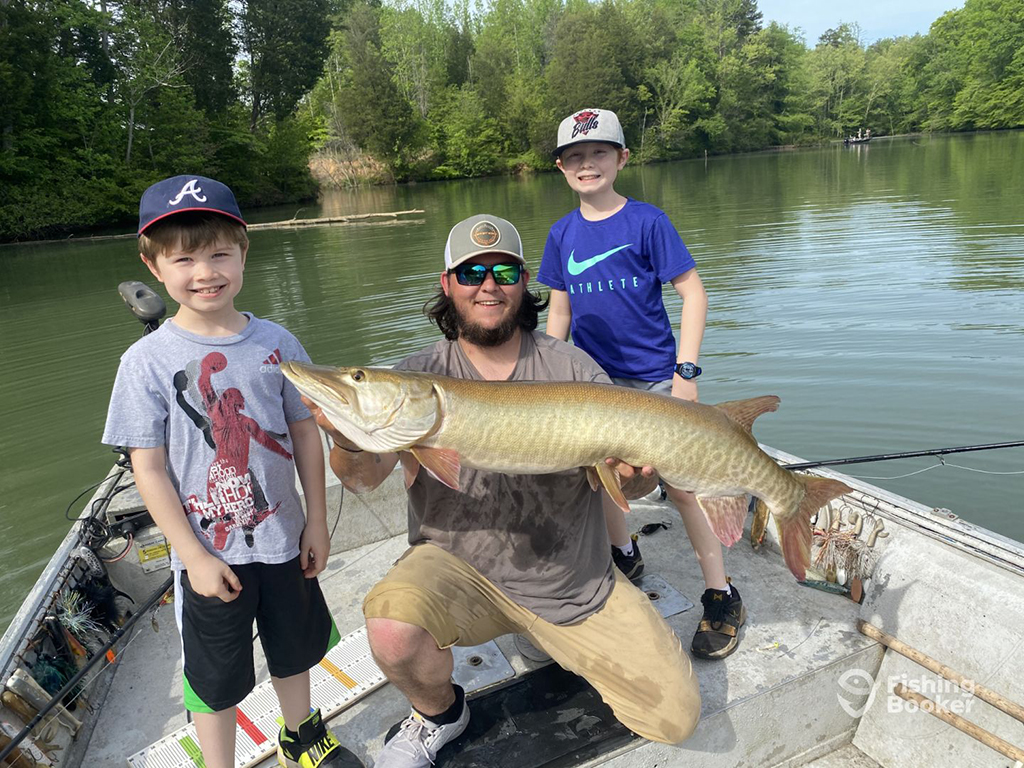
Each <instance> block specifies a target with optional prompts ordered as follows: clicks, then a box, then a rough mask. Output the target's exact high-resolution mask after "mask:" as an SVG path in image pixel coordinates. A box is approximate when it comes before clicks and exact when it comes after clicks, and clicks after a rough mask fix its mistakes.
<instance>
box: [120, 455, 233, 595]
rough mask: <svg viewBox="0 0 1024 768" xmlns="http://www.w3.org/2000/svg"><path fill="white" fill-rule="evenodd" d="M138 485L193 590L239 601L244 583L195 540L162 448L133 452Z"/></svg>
mask: <svg viewBox="0 0 1024 768" xmlns="http://www.w3.org/2000/svg"><path fill="white" fill-rule="evenodd" d="M129 455H130V456H131V460H132V472H133V474H134V475H135V485H136V487H138V489H139V495H140V496H142V501H143V502H144V503H145V505H146V508H147V509H148V510H149V514H150V515H152V517H153V522H155V523H156V524H157V526H159V528H160V532H161V533H162V534H163V535H164V536H165V537H166V539H167V541H168V542H169V543H170V545H171V546H172V547H174V551H175V552H177V553H178V558H179V559H180V560H181V562H182V564H183V565H184V566H185V570H187V571H188V578H189V582H190V583H191V584H192V589H193V590H195V591H196V592H197V593H198V594H200V595H203V596H204V597H219V598H220V599H221V600H223V601H224V602H225V603H230V602H231V601H232V600H234V599H235V598H236V597H238V593H239V591H240V590H241V589H242V583H241V582H240V581H239V580H238V577H237V576H236V575H235V572H234V571H232V570H231V566H229V565H228V564H227V563H225V562H224V561H223V560H220V559H219V558H216V557H214V556H213V555H211V554H210V553H209V552H207V551H206V548H205V547H204V546H203V545H202V544H201V543H200V541H199V539H197V538H196V535H195V533H194V532H193V530H192V526H191V525H190V524H189V522H188V517H187V516H186V514H185V510H184V509H182V506H181V499H179V498H178V492H177V491H176V490H174V486H173V485H172V484H171V479H170V478H169V477H168V476H167V453H166V451H165V450H164V448H163V447H160V448H131V449H130V450H129Z"/></svg>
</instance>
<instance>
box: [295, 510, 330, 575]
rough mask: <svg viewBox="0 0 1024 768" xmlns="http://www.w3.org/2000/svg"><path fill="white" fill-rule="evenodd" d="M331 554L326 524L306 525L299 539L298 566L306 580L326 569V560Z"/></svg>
mask: <svg viewBox="0 0 1024 768" xmlns="http://www.w3.org/2000/svg"><path fill="white" fill-rule="evenodd" d="M330 554H331V535H330V534H329V533H328V532H327V522H326V521H324V522H323V523H319V524H318V523H306V527H305V528H303V529H302V537H301V538H300V539H299V566H300V567H301V568H302V574H303V575H304V576H305V577H306V578H307V579H312V578H313V577H315V576H316V575H317V574H318V573H320V571H322V570H323V569H324V568H326V567H327V558H328V557H329V556H330Z"/></svg>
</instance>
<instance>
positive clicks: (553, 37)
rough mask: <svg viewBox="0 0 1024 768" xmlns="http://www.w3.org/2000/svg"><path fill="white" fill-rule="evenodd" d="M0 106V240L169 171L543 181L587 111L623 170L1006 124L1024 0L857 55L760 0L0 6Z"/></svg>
mask: <svg viewBox="0 0 1024 768" xmlns="http://www.w3.org/2000/svg"><path fill="white" fill-rule="evenodd" d="M0 99H2V104H3V115H2V120H0V123H2V124H0V238H4V239H12V238H24V237H39V236H53V235H58V234H62V233H66V232H69V231H74V230H76V229H81V228H86V227H95V226H103V225H113V224H121V223H123V222H125V221H130V220H131V218H132V217H133V216H134V214H135V210H136V205H137V200H138V196H139V193H140V192H141V190H142V189H144V188H145V187H146V186H147V185H148V184H150V183H152V182H153V181H154V180H157V179H159V178H161V177H164V176H167V175H171V174H175V173H203V174H205V175H210V176H216V177H217V178H220V179H222V180H223V181H225V182H227V183H228V184H230V185H231V186H232V187H233V188H234V189H235V190H236V193H237V194H238V196H239V198H240V202H241V203H242V204H243V205H247V206H253V205H261V204H271V203H275V202H285V201H291V200H298V199H302V198H305V197H309V196H312V195H314V194H315V192H316V189H317V187H318V186H323V185H347V184H357V183H363V182H391V181H404V180H411V179H443V178H458V177H466V176H479V175H487V174H498V173H514V172H520V171H524V170H540V169H549V168H551V155H550V151H551V149H552V148H553V145H554V139H555V130H556V127H557V124H558V121H559V120H560V119H561V118H562V117H564V116H565V115H567V114H569V113H570V112H572V111H573V110H575V109H579V108H582V107H584V106H602V107H606V108H611V109H614V110H615V111H616V112H617V113H618V114H619V117H620V118H621V120H622V122H623V126H624V128H625V131H626V138H627V142H628V143H629V145H630V147H631V149H632V150H633V153H634V158H635V159H637V160H639V161H640V162H653V161H659V160H670V159H676V158H684V157H692V156H695V155H700V154H703V153H704V152H708V153H727V152H740V151H748V150H755V149H763V148H767V147H773V146H779V145H789V144H805V143H813V142H819V141H823V140H828V139H836V138H841V137H843V136H845V135H847V134H850V133H856V131H857V130H858V129H860V128H870V129H871V130H872V131H873V134H874V135H876V136H877V135H883V134H898V133H907V132H913V131H961V130H976V129H1000V128H1014V127H1021V126H1024V0H966V2H965V4H964V6H963V8H961V9H958V10H953V11H949V12H948V13H946V14H944V15H943V16H941V17H940V18H939V19H937V20H936V21H935V22H934V23H933V24H932V27H931V29H930V31H929V32H928V34H925V35H914V36H911V37H899V38H895V39H885V40H880V41H877V42H875V43H873V44H871V45H865V44H864V43H863V42H862V40H861V36H860V31H859V29H858V28H857V26H856V25H851V24H839V25H837V26H836V27H835V28H834V29H830V30H828V31H827V32H826V33H825V34H823V35H822V36H821V37H820V38H819V39H818V40H817V41H815V42H813V44H810V45H809V44H808V43H807V42H806V41H805V40H804V39H803V38H802V37H801V36H800V34H799V31H798V30H793V29H791V28H788V27H786V26H782V25H779V24H776V23H765V22H764V21H763V19H762V16H761V13H760V12H759V11H758V8H757V4H756V0H600V1H599V2H598V1H593V0H489V2H487V3H485V4H480V3H474V4H470V2H469V0H386V2H381V1H380V0H99V2H95V1H94V2H88V1H86V0H41V1H39V2H25V1H22V2H19V0H0ZM311 171H312V172H311Z"/></svg>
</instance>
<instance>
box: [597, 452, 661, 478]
mask: <svg viewBox="0 0 1024 768" xmlns="http://www.w3.org/2000/svg"><path fill="white" fill-rule="evenodd" d="M604 463H605V464H607V465H608V466H609V467H611V468H612V469H614V470H615V471H616V472H618V473H619V479H621V480H622V482H623V483H625V482H626V481H627V480H632V479H633V478H634V477H636V476H637V475H642V476H644V477H656V476H657V474H658V473H657V471H656V470H655V469H654V467H634V466H633V465H632V464H627V463H626V462H624V461H623V460H622V459H616V458H611V457H609V458H607V459H605V460H604Z"/></svg>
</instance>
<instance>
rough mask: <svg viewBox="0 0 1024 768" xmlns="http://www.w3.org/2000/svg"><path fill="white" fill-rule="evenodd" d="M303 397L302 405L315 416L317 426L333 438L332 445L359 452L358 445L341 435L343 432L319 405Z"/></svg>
mask: <svg viewBox="0 0 1024 768" xmlns="http://www.w3.org/2000/svg"><path fill="white" fill-rule="evenodd" d="M301 397H302V404H303V405H305V406H306V407H307V408H309V412H310V413H311V414H313V418H314V419H316V423H317V426H319V427H320V428H321V429H322V430H323V431H324V432H326V433H327V435H328V436H329V437H330V438H331V443H332V444H333V445H340V446H342V447H343V448H349V449H350V450H357V449H358V448H359V446H358V445H356V444H355V443H353V442H352V441H351V440H349V439H348V438H347V437H345V436H344V435H343V434H341V432H339V431H338V428H337V427H335V426H334V425H333V424H332V423H331V420H330V419H328V418H327V417H326V416H325V415H324V412H323V411H322V410H321V409H320V406H319V405H317V404H316V403H314V402H313V401H312V400H310V399H309V398H307V397H306V396H305V395H302V396H301Z"/></svg>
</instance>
